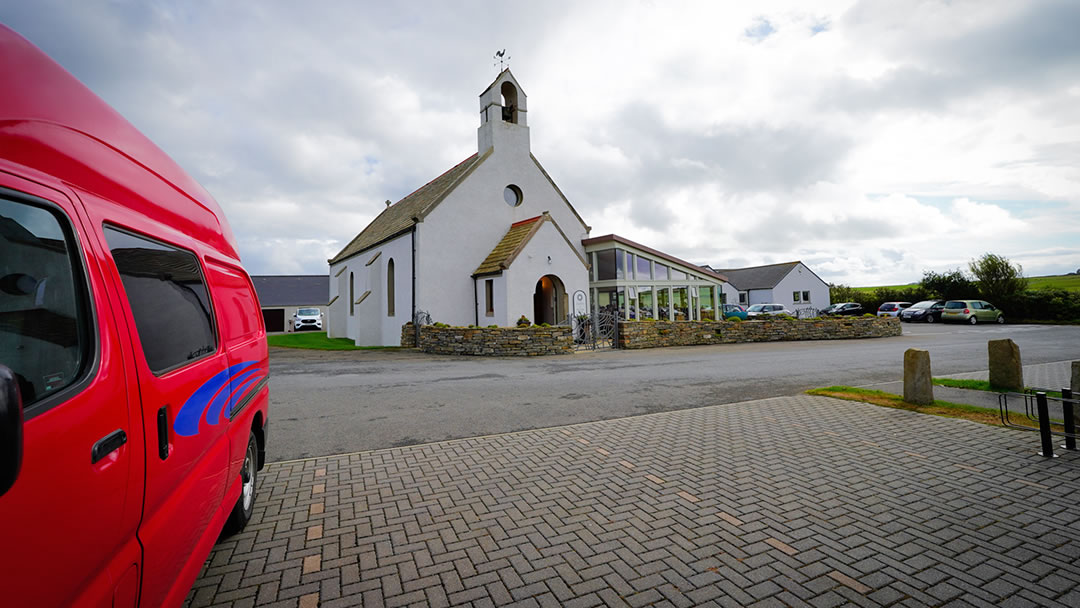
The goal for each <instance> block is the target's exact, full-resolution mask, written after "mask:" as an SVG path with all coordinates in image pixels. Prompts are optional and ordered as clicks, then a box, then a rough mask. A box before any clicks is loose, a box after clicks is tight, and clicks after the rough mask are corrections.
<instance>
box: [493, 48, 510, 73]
mask: <svg viewBox="0 0 1080 608" xmlns="http://www.w3.org/2000/svg"><path fill="white" fill-rule="evenodd" d="M492 59H494V60H495V61H496V62H497V63H498V66H499V73H500V74H501V73H502V71H503V69H504V67H503V66H504V65H505V66H506V67H510V56H509V55H507V54H506V49H503V50H501V51H498V52H496V53H495V55H493V56H492ZM491 65H496V64H495V63H493V64H491Z"/></svg>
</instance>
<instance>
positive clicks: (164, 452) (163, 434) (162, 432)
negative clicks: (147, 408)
mask: <svg viewBox="0 0 1080 608" xmlns="http://www.w3.org/2000/svg"><path fill="white" fill-rule="evenodd" d="M167 408H168V406H167V405H163V406H161V408H160V409H159V410H158V411H157V445H158V448H157V449H158V458H160V459H162V460H165V459H166V458H168V457H169V414H168V409H167Z"/></svg>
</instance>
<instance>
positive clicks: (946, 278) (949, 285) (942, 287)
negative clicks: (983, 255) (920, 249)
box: [919, 268, 975, 300]
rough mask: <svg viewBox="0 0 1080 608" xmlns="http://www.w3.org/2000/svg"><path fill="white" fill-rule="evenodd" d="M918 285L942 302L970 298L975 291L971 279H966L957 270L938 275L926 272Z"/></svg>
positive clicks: (962, 273) (937, 273)
mask: <svg viewBox="0 0 1080 608" xmlns="http://www.w3.org/2000/svg"><path fill="white" fill-rule="evenodd" d="M919 284H920V285H922V286H923V288H924V289H926V290H927V291H928V292H930V293H932V294H934V295H936V296H937V297H939V298H941V299H943V300H959V299H961V298H970V297H971V293H972V292H973V291H974V290H975V285H974V284H972V282H971V279H969V278H967V275H965V274H964V272H963V271H962V270H960V269H959V268H957V269H955V270H947V271H945V272H940V273H939V272H934V271H932V270H927V271H925V272H923V277H922V281H920V282H919Z"/></svg>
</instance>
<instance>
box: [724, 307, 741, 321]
mask: <svg viewBox="0 0 1080 608" xmlns="http://www.w3.org/2000/svg"><path fill="white" fill-rule="evenodd" d="M732 317H737V318H739V319H742V320H743V321H745V320H746V309H745V308H743V307H742V306H739V305H738V304H724V318H725V319H730V318H732Z"/></svg>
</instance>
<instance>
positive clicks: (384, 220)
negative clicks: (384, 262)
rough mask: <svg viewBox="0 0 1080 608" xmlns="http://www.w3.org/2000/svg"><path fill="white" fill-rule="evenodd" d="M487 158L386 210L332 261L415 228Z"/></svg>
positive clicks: (455, 170)
mask: <svg viewBox="0 0 1080 608" xmlns="http://www.w3.org/2000/svg"><path fill="white" fill-rule="evenodd" d="M485 158H487V154H485V155H484V156H479V155H477V154H473V155H472V156H470V157H469V158H466V159H465V160H463V161H461V162H460V163H458V164H457V165H455V166H454V167H453V168H451V169H450V170H449V171H447V172H446V173H443V174H442V175H440V176H439V177H436V178H435V179H433V180H431V181H430V182H428V183H427V184H424V185H423V186H421V187H420V188H419V189H417V190H416V191H415V192H413V193H412V194H410V195H408V196H406V197H405V198H403V199H401V200H400V201H398V202H396V203H394V204H393V205H390V206H389V207H387V208H386V209H383V211H382V213H380V214H379V215H378V216H376V217H375V219H373V220H371V223H370V224H368V225H367V227H366V228H364V230H363V231H362V232H360V234H358V235H356V238H354V239H353V240H352V241H350V242H349V244H348V245H346V246H345V248H344V249H342V250H341V251H340V252H339V253H338V254H337V255H335V256H334V257H333V258H331V259H330V260H329V262H330V263H331V264H336V263H337V262H340V261H341V260H344V259H345V258H348V257H352V256H354V255H356V254H358V253H360V252H362V251H364V250H365V249H368V248H371V247H374V246H375V245H378V244H379V243H381V242H383V241H385V240H387V239H389V238H390V237H393V236H395V235H397V234H400V233H402V232H404V231H406V230H408V229H409V228H412V227H413V225H415V224H416V222H417V221H419V220H420V219H422V218H423V217H424V216H425V215H427V213H428V211H430V210H431V209H432V208H433V207H435V205H438V204H439V203H440V202H441V201H442V200H443V198H445V197H446V195H447V194H449V193H450V191H451V190H453V189H454V187H455V186H456V185H457V184H458V182H460V181H461V180H462V179H463V178H464V177H465V176H466V175H468V174H469V173H471V172H472V170H473V169H475V168H476V167H477V166H479V165H480V163H482V162H484V159H485Z"/></svg>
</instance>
